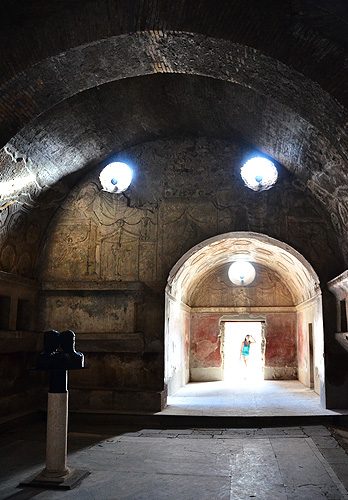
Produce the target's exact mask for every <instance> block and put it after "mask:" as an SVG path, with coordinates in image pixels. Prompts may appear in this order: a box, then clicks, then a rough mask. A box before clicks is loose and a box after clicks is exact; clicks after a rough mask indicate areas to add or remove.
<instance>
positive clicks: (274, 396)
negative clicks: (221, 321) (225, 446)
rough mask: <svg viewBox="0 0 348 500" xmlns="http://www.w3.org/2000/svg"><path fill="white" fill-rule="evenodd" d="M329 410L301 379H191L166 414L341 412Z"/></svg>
mask: <svg viewBox="0 0 348 500" xmlns="http://www.w3.org/2000/svg"><path fill="white" fill-rule="evenodd" d="M347 413H348V411H347V410H326V409H324V408H323V407H322V406H321V405H320V400H319V396H318V395H317V394H316V393H315V392H314V391H313V390H311V389H309V388H308V387H306V386H304V385H303V384H301V382H299V381H298V380H283V381H280V380H277V381H276V380H264V381H261V382H258V383H256V382H254V381H250V380H245V381H242V382H241V383H238V384H237V385H232V384H230V383H229V384H228V383H225V382H200V383H189V384H187V385H185V386H184V387H182V388H181V389H180V390H179V391H178V392H177V393H176V394H175V395H174V396H171V397H169V398H168V406H167V408H165V409H164V410H163V411H162V412H161V414H163V415H197V416H198V415H205V416H244V417H247V416H284V415H288V416H296V415H342V414H347Z"/></svg>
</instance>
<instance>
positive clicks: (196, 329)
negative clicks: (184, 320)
mask: <svg viewBox="0 0 348 500" xmlns="http://www.w3.org/2000/svg"><path fill="white" fill-rule="evenodd" d="M220 317H221V314H220V313H217V314H192V315H191V358H190V367H191V368H209V367H220V366H221V363H222V358H221V351H220V338H219V333H220V330H219V320H220Z"/></svg>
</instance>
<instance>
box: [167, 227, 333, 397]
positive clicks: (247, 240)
mask: <svg viewBox="0 0 348 500" xmlns="http://www.w3.org/2000/svg"><path fill="white" fill-rule="evenodd" d="M241 253H242V254H243V255H247V256H248V258H249V259H250V260H251V261H252V262H253V263H255V264H259V265H264V266H266V267H267V268H268V269H270V270H271V271H272V272H275V273H277V275H278V276H279V277H280V279H281V280H283V281H284V282H286V283H287V285H288V286H289V288H290V289H291V294H292V298H293V312H294V314H295V315H296V343H297V342H298V344H299V347H298V349H297V363H298V366H297V373H298V378H299V380H300V381H301V382H303V383H304V384H305V385H307V386H310V380H309V378H308V377H309V369H310V367H309V366H308V338H307V337H308V332H307V330H306V329H307V326H308V325H309V324H312V327H311V328H313V329H314V332H315V333H314V342H315V371H316V383H315V390H316V392H317V393H318V394H320V397H321V402H322V404H324V401H325V394H324V363H323V352H324V333H323V320H322V299H321V290H320V286H319V279H318V276H317V274H316V272H315V271H314V269H313V267H312V266H311V264H310V263H309V262H308V261H307V260H306V259H305V258H304V257H303V256H302V255H301V254H299V253H298V252H297V251H296V250H295V249H294V248H292V247H290V246H289V245H287V244H285V243H283V242H281V241H279V240H276V239H274V238H271V237H269V236H266V235H264V234H260V233H253V232H232V233H226V234H221V235H218V236H215V237H213V238H209V239H208V240H205V241H203V242H201V243H199V244H198V245H196V246H195V247H193V248H192V249H191V250H189V251H188V252H187V253H185V255H183V256H182V258H181V259H179V261H178V262H177V263H176V264H175V266H174V267H173V268H172V270H171V272H170V273H169V277H168V283H167V287H166V292H165V294H166V309H165V311H166V312H165V382H166V383H167V384H168V388H169V393H172V392H173V391H174V392H175V390H177V388H178V387H180V386H181V385H184V384H185V383H187V382H188V381H189V380H190V359H189V358H190V349H189V343H190V334H191V327H190V320H191V319H192V318H193V316H192V314H193V312H195V311H197V312H200V313H207V314H208V313H209V312H210V313H211V312H212V311H209V309H208V308H206V310H205V311H203V309H204V308H196V309H194V304H193V303H192V302H190V300H191V297H192V295H191V291H192V289H193V288H194V287H195V286H197V284H198V283H200V282H202V280H203V279H204V276H205V275H206V273H207V269H209V268H213V269H214V268H217V267H218V266H219V265H221V264H226V263H228V262H230V261H232V260H233V256H234V255H236V254H241ZM264 311H267V313H269V312H270V310H268V309H267V308H265V307H258V306H257V305H256V306H255V307H250V305H249V306H246V305H245V306H244V307H238V308H235V307H229V308H228V307H221V308H216V317H215V320H214V321H215V323H216V325H217V326H216V328H217V330H219V324H220V320H221V318H222V317H225V318H226V317H233V315H235V317H237V318H238V317H239V318H240V317H243V314H244V317H245V318H248V317H249V318H250V317H261V316H262V314H263V312H264ZM289 311H290V310H289ZM241 314H242V316H241ZM250 315H251V316H250ZM260 315H261V316H260ZM206 318H207V316H206ZM218 333H219V332H218ZM274 373H276V370H275V372H274ZM275 378H278V377H277V376H275Z"/></svg>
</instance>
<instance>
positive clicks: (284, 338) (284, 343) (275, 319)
mask: <svg viewBox="0 0 348 500" xmlns="http://www.w3.org/2000/svg"><path fill="white" fill-rule="evenodd" d="M265 333H266V356H265V366H270V367H282V366H289V367H297V335H296V313H269V314H266V332H265Z"/></svg>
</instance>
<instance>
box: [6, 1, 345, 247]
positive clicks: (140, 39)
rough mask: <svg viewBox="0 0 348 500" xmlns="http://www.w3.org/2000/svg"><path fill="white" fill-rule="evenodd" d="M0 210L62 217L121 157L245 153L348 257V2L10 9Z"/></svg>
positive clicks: (28, 5) (22, 5)
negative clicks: (252, 152) (314, 205)
mask: <svg viewBox="0 0 348 500" xmlns="http://www.w3.org/2000/svg"><path fill="white" fill-rule="evenodd" d="M2 11H3V12H2V17H1V20H0V43H1V53H2V54H3V55H2V58H1V60H0V85H1V96H2V97H1V102H0V120H1V121H0V147H2V148H3V149H2V150H1V152H0V204H1V205H2V207H1V208H2V209H3V210H5V209H7V207H9V206H10V205H11V206H15V207H17V206H18V207H23V206H24V207H26V209H28V210H32V209H33V210H34V209H35V210H37V209H38V208H39V209H40V210H41V209H42V208H47V206H48V204H49V207H50V210H49V211H48V212H47V213H46V216H45V217H42V218H41V219H40V221H39V222H40V224H42V225H46V224H48V222H49V220H50V217H51V215H52V214H53V213H54V211H55V209H56V207H57V206H58V204H59V203H60V202H61V201H62V199H64V197H65V196H66V195H67V194H68V193H69V191H70V189H71V188H72V187H73V186H74V185H75V184H76V183H77V182H78V181H79V180H80V179H81V178H82V176H83V175H85V174H86V173H87V172H89V171H90V170H92V169H93V168H95V167H96V166H98V165H100V164H105V163H106V162H107V160H108V159H109V158H111V157H112V156H114V155H116V154H117V153H119V152H121V151H123V150H125V149H126V148H129V147H131V146H134V145H136V144H140V143H143V142H147V141H152V140H154V139H157V138H166V137H173V136H188V135H190V136H192V135H194V136H197V135H198V136H199V135H201V136H208V137H212V138H214V137H216V138H223V139H227V140H228V139H233V140H234V141H240V142H241V143H245V144H247V145H248V146H252V147H254V148H255V149H257V150H259V151H261V152H263V153H265V154H267V155H268V156H270V157H272V158H274V159H275V160H276V161H278V162H279V163H280V164H282V165H283V166H284V167H286V168H287V169H288V170H289V171H290V172H292V173H293V174H295V175H296V176H297V177H298V178H299V179H300V180H301V182H303V183H305V185H306V186H307V187H308V188H309V189H310V190H311V191H312V193H313V195H314V196H315V197H316V198H317V199H318V201H319V202H320V203H321V204H323V205H324V206H325V208H326V210H327V212H328V214H329V215H330V217H331V220H332V223H333V225H334V226H335V228H336V232H337V235H338V238H339V241H340V243H341V246H342V251H343V253H344V254H345V255H346V256H347V255H348V237H347V236H346V235H347V234H348V233H347V229H348V212H347V207H348V131H347V126H348V120H347V107H348V86H347V81H348V78H347V77H348V69H347V68H348V65H347V45H348V30H347V24H348V8H347V4H346V2H345V1H344V0H287V1H282V2H279V1H278V0H267V1H265V2H260V1H258V0H233V1H231V0H217V1H215V2H211V1H209V0H201V1H196V2H191V1H189V0H179V1H178V2H168V1H166V0H158V1H154V0H153V1H151V0H148V1H145V0H137V1H135V0H134V1H125V2H116V1H111V0H100V1H97V2H96V1H89V0H80V1H75V2H67V1H62V0H48V1H45V2H44V1H41V0H32V1H30V0H27V1H22V2H15V3H13V2H10V1H5V2H4V5H3V6H2Z"/></svg>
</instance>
